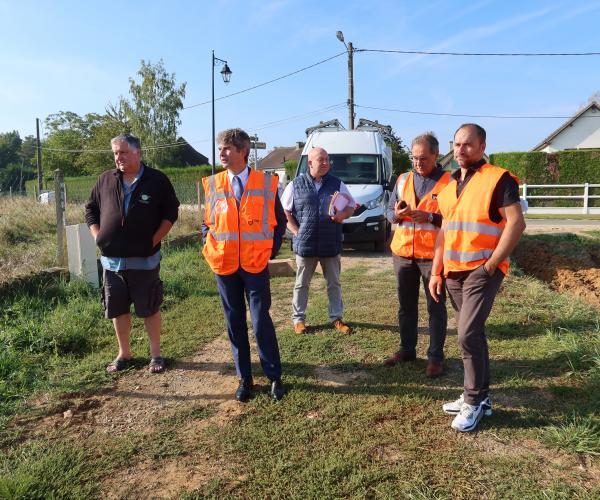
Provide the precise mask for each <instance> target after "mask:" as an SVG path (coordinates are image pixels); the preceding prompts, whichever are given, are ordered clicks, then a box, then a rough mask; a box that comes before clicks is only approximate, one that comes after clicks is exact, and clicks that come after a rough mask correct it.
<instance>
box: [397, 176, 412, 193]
mask: <svg viewBox="0 0 600 500" xmlns="http://www.w3.org/2000/svg"><path fill="white" fill-rule="evenodd" d="M408 174H410V172H404V173H403V174H402V175H401V176H400V177H398V183H397V184H396V198H397V199H398V200H401V199H402V194H403V193H404V184H406V179H408Z"/></svg>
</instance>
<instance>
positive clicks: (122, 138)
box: [110, 134, 142, 151]
mask: <svg viewBox="0 0 600 500" xmlns="http://www.w3.org/2000/svg"><path fill="white" fill-rule="evenodd" d="M117 142H126V143H127V144H129V147H130V148H135V149H137V150H138V151H141V150H142V143H141V142H140V140H139V138H137V137H136V136H135V135H131V134H119V135H118V136H117V137H113V138H112V139H111V140H110V145H111V146H112V145H113V144H115V143H117Z"/></svg>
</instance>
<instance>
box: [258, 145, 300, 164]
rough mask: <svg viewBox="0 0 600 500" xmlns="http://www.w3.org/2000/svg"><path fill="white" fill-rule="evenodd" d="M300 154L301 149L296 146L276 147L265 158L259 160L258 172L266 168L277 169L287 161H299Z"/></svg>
mask: <svg viewBox="0 0 600 500" xmlns="http://www.w3.org/2000/svg"><path fill="white" fill-rule="evenodd" d="M301 154H302V148H298V147H296V146H290V147H285V146H284V147H276V148H275V149H273V151H271V152H270V153H269V154H268V155H267V156H265V157H264V158H263V159H262V160H260V163H259V168H260V170H264V169H268V168H278V167H280V166H281V165H283V164H284V163H285V162H286V161H288V160H296V161H297V160H299V159H300V155H301Z"/></svg>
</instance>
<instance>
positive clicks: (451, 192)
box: [438, 163, 519, 275]
mask: <svg viewBox="0 0 600 500" xmlns="http://www.w3.org/2000/svg"><path fill="white" fill-rule="evenodd" d="M506 172H508V170H505V169H503V168H500V167H496V166H494V165H490V164H487V163H486V164H484V165H482V166H481V167H480V168H479V169H478V170H476V171H475V173H474V174H473V177H472V178H471V179H470V180H469V182H468V184H467V185H466V186H465V187H464V189H463V190H462V191H461V193H460V196H459V197H458V198H457V197H456V186H457V182H456V180H454V179H453V180H452V182H450V184H448V186H446V188H445V189H443V190H442V192H441V193H440V194H439V195H438V204H439V207H440V211H441V213H442V217H443V218H444V226H443V227H444V274H446V275H447V274H448V272H450V271H471V270H473V269H476V268H477V267H479V266H481V265H482V264H484V263H485V262H486V261H487V260H488V259H489V258H490V257H491V256H492V253H493V251H494V249H495V248H496V246H498V241H499V240H500V236H502V231H503V230H504V226H505V225H506V221H505V220H504V219H502V220H501V221H500V222H499V223H496V222H493V221H492V220H490V213H489V212H490V204H491V202H492V195H493V194H494V189H495V187H496V185H497V184H498V181H499V180H500V178H501V177H502V176H503V175H504V174H505V173H506ZM509 173H510V172H509ZM510 175H511V176H512V177H513V178H514V179H515V180H516V181H517V182H519V179H518V178H517V177H515V176H514V175H512V174H510ZM508 267H509V261H508V259H505V260H503V261H502V262H501V263H500V265H499V266H498V268H499V269H500V270H501V271H502V272H503V273H504V274H507V272H508Z"/></svg>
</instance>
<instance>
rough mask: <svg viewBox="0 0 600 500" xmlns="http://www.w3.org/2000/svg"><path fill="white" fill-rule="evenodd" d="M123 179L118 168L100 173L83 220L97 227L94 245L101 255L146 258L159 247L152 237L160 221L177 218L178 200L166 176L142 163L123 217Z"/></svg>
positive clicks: (86, 206) (173, 220)
mask: <svg viewBox="0 0 600 500" xmlns="http://www.w3.org/2000/svg"><path fill="white" fill-rule="evenodd" d="M122 179H123V174H122V173H121V172H120V171H119V170H118V169H114V170H109V171H107V172H104V173H103V174H101V175H100V177H99V178H98V181H97V182H96V185H95V186H94V188H93V189H92V193H91V195H90V199H89V200H88V202H87V203H86V205H85V222H86V223H87V225H88V226H92V225H94V224H98V225H99V226H100V231H99V233H98V237H97V238H96V244H97V245H98V248H100V251H101V252H102V255H106V256H107V257H149V256H150V255H153V254H155V253H156V252H157V251H158V250H159V249H160V243H159V244H158V245H156V246H152V237H153V236H154V233H155V232H156V230H157V229H158V227H159V226H160V224H161V222H162V221H163V220H168V221H170V222H171V223H175V221H176V220H177V215H178V209H179V200H178V199H177V196H176V195H175V190H174V189H173V185H172V184H171V181H169V178H168V177H167V176H166V175H165V174H163V173H162V172H160V171H158V170H156V169H153V168H150V167H148V166H147V165H144V172H143V174H142V177H141V178H140V179H138V181H137V183H136V187H135V190H134V191H133V193H132V194H131V200H130V202H129V210H128V212H127V216H125V215H124V205H123V199H124V193H123V185H122Z"/></svg>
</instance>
